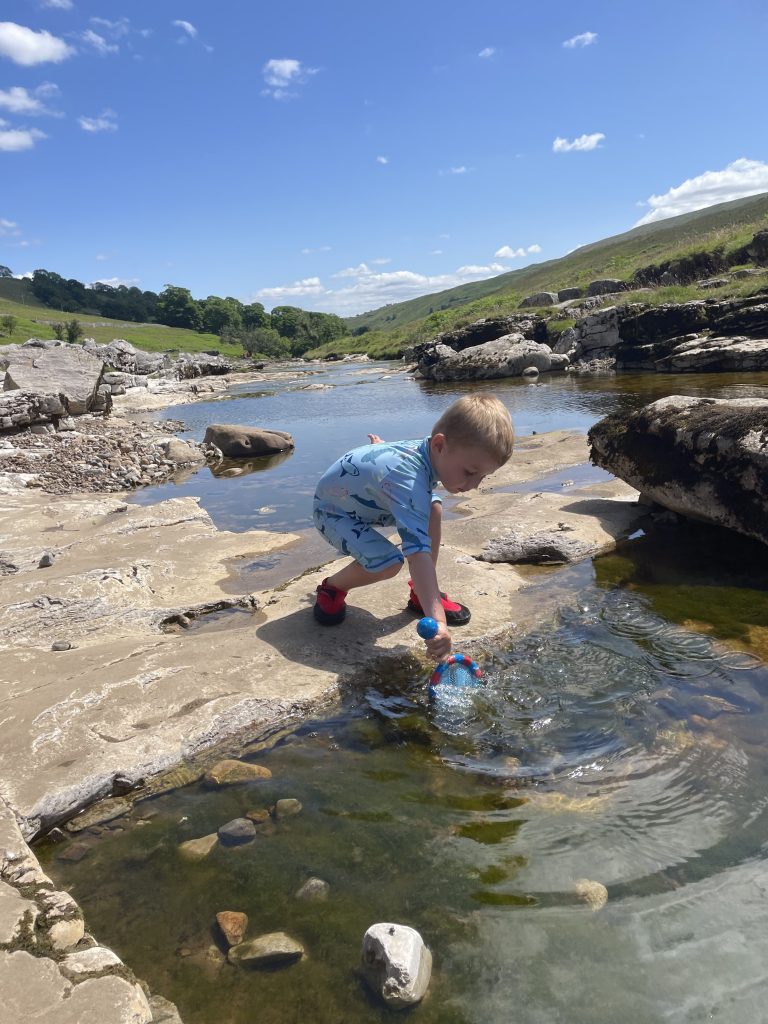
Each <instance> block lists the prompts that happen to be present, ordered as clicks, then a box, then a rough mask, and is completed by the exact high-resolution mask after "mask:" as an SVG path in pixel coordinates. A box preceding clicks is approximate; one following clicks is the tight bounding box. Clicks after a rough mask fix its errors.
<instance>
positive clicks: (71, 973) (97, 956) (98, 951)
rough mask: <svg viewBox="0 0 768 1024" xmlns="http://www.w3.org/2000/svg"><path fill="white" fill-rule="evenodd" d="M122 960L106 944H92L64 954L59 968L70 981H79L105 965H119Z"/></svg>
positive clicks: (96, 972) (102, 968)
mask: <svg viewBox="0 0 768 1024" xmlns="http://www.w3.org/2000/svg"><path fill="white" fill-rule="evenodd" d="M122 962H123V961H122V960H121V959H120V957H119V956H118V955H117V953H113V952H112V950H111V949H107V947H106V946H92V947H91V948H90V949H83V950H81V951H79V952H77V953H70V954H69V955H68V956H65V957H64V959H63V960H62V961H61V963H60V964H59V970H60V971H61V973H62V974H63V975H64V977H65V978H69V980H70V981H80V980H81V979H82V978H87V977H89V976H90V975H94V974H101V973H102V972H103V971H104V969H105V968H107V967H119V966H120V965H121V964H122Z"/></svg>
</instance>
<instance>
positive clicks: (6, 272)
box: [0, 263, 13, 277]
mask: <svg viewBox="0 0 768 1024" xmlns="http://www.w3.org/2000/svg"><path fill="white" fill-rule="evenodd" d="M0 277H13V274H12V273H11V268H10V267H4V266H3V265H2V264H1V263H0Z"/></svg>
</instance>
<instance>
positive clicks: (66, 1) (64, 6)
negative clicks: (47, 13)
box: [42, 0, 75, 11]
mask: <svg viewBox="0 0 768 1024" xmlns="http://www.w3.org/2000/svg"><path fill="white" fill-rule="evenodd" d="M42 3H43V7H56V8H58V9H59V10H60V11H71V10H72V8H73V7H74V6H75V5H74V4H73V3H72V0H42Z"/></svg>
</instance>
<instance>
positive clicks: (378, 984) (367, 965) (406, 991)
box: [362, 922, 432, 1009]
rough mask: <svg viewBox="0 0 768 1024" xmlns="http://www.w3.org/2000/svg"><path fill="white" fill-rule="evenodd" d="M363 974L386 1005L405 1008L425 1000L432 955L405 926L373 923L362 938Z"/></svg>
mask: <svg viewBox="0 0 768 1024" xmlns="http://www.w3.org/2000/svg"><path fill="white" fill-rule="evenodd" d="M362 960H363V973H364V974H365V978H366V980H367V981H368V984H369V985H370V986H371V988H372V989H373V990H374V992H376V993H377V994H378V995H380V996H381V998H382V999H383V1000H384V1002H385V1003H386V1004H387V1006H391V1007H392V1008H393V1009H404V1008H405V1007H408V1006H413V1005H414V1003H418V1002H419V1001H420V1000H421V999H423V998H424V995H425V993H426V991H427V988H428V987H429V981H430V977H431V975H432V954H431V953H430V951H429V950H428V949H427V947H426V946H425V945H424V940H423V939H422V937H421V936H420V935H419V933H418V932H417V931H416V930H415V928H409V927H408V926H407V925H404V924H389V923H388V922H386V923H382V924H374V925H371V927H370V928H369V929H368V931H367V932H366V933H365V935H364V936H363V953H362Z"/></svg>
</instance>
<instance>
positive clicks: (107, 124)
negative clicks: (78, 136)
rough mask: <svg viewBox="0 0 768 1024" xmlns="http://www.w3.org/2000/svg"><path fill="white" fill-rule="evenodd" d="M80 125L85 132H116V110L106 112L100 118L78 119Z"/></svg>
mask: <svg viewBox="0 0 768 1024" xmlns="http://www.w3.org/2000/svg"><path fill="white" fill-rule="evenodd" d="M77 120H78V123H79V125H80V127H81V128H82V129H83V131H84V132H91V133H92V134H96V133H98V132H116V131H117V114H116V113H115V112H114V110H104V111H102V113H101V114H100V116H99V117H78V119H77Z"/></svg>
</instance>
